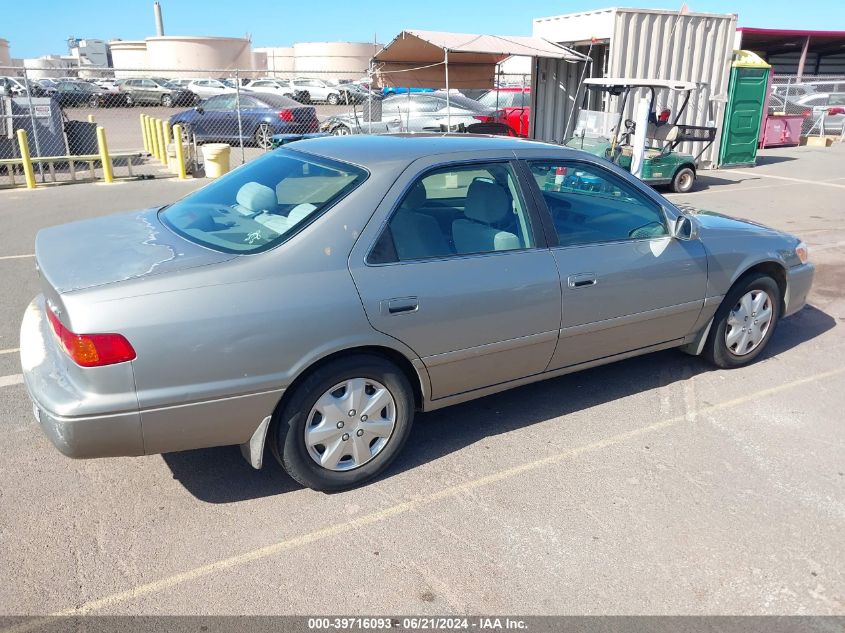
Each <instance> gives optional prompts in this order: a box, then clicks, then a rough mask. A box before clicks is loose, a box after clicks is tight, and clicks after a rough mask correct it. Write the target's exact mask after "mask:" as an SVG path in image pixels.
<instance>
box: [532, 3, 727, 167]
mask: <svg viewBox="0 0 845 633" xmlns="http://www.w3.org/2000/svg"><path fill="white" fill-rule="evenodd" d="M735 32H736V15H733V14H710V13H689V12H688V13H681V12H674V11H660V10H646V9H618V8H615V9H602V10H598V11H587V12H583V13H572V14H567V15H559V16H553V17H546V18H536V19H535V20H534V27H533V35H535V36H537V37H542V38H544V39H546V40H549V41H551V42H555V43H558V44H563V45H566V46H569V47H570V48H574V49H575V50H577V51H578V52H581V53H587V54H589V55H590V57H591V58H592V59H593V63H592V64H587V65H585V64H582V63H577V64H573V63H567V62H565V61H558V60H552V59H540V60H538V61H537V64H536V66H535V68H534V73H533V86H534V87H535V89H534V91H533V98H534V109H533V111H532V117H531V123H532V130H531V133H532V136H533V137H534V138H537V139H540V140H545V141H552V142H565V141H566V140H567V139H568V138H570V137H571V135H572V131H573V129H574V127H575V121H576V118H577V110H578V107H579V106H580V105H581V103H582V99H583V89H581V90H580V91H579V87H580V86H581V80H582V79H583V77H623V78H631V79H633V78H636V79H674V80H680V81H693V82H696V83H699V84H701V88H700V89H699V90H697V91H696V92H695V93H693V95H692V98H691V99H690V102H689V105H688V106H687V109H686V112H685V113H684V116H683V117H682V119H681V121H680V122H681V123H684V124H687V125H697V126H708V125H709V126H712V125H715V126H717V127H719V128H721V126H722V123H723V121H724V114H725V101H726V98H727V91H728V81H729V78H730V65H731V59H732V53H733V44H734V34H735ZM667 97H668V98H667ZM681 97H682V95H680V94H679V93H676V94H669V95H667V94H666V92H665V91H661V92H660V93H659V94H658V100H657V104H656V106H657V108H658V109H663V108H668V109H670V110H671V111H672V112H675V111H677V109H678V108H679V107H680V105H681V104H680V99H681ZM588 99H589V100H588V102H587V106H586V107H587V108H588V109H602V110H604V111H606V112H615V111H616V108H617V103H616V98H615V97H613V98H609V99H608V98H602V99H600V100H599V99H597V96H596V95H588ZM631 101H634V100H633V99H632V100H631ZM631 107H633V103H631V104H630V105H629V108H631ZM624 118H634V117H633V115H632V112H631V110H630V109H629V110H628V111H627V112H626V113H625V116H624V117H623V119H624ZM719 143H720V139H719V137H718V136H717V139H716V141H715V142H714V144H713V146H711V147H710V148H709V149H708V150H707V151H706V152H705V153H704V154H703V155H702V156H701V159H700V167H702V168H709V167H716V166H717V165H716V163H717V161H718V156H719ZM701 149H702V145H701V144H699V143H684V144H682V145H681V146H680V147H679V150H680V151H683V152H688V153H691V154H693V155H697V154H698V153H699V152H700V151H701Z"/></svg>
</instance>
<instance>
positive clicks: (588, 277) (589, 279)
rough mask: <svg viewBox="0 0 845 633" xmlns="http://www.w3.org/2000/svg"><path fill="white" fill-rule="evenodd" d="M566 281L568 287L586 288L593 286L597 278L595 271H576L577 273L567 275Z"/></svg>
mask: <svg viewBox="0 0 845 633" xmlns="http://www.w3.org/2000/svg"><path fill="white" fill-rule="evenodd" d="M566 281H567V283H568V284H569V287H570V288H587V287H589V286H595V285H596V284H597V283H598V281H599V280H598V277H596V274H595V273H578V274H577V275H569V277H567V278H566Z"/></svg>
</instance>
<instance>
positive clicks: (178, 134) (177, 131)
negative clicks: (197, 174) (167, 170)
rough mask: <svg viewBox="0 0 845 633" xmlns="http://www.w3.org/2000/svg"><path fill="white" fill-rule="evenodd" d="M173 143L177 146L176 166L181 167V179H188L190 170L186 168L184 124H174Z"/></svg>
mask: <svg viewBox="0 0 845 633" xmlns="http://www.w3.org/2000/svg"><path fill="white" fill-rule="evenodd" d="M173 144H174V145H175V146H176V167H177V168H178V169H179V180H187V179H188V172H187V171H186V170H185V148H184V147H183V146H182V126H181V125H179V124H178V123H177V124H176V125H174V126H173Z"/></svg>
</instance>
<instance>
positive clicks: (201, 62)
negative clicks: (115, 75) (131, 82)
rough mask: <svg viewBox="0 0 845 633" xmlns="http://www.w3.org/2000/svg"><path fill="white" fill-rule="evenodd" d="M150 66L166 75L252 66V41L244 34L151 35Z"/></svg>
mask: <svg viewBox="0 0 845 633" xmlns="http://www.w3.org/2000/svg"><path fill="white" fill-rule="evenodd" d="M146 42H147V68H149V69H150V72H153V73H155V74H157V75H161V76H164V77H177V76H182V77H185V76H191V75H194V76H199V77H206V76H207V77H216V76H218V75H220V71H229V70H236V69H238V70H244V71H251V70H252V44H251V42H250V41H249V40H248V39H245V38H241V37H205V36H192V35H187V36H181V35H167V36H164V37H148V38H147V40H146Z"/></svg>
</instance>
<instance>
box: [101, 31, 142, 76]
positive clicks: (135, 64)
mask: <svg viewBox="0 0 845 633" xmlns="http://www.w3.org/2000/svg"><path fill="white" fill-rule="evenodd" d="M109 49H110V50H111V59H112V66H113V67H114V76H115V78H117V79H121V78H124V77H141V76H145V75H146V74H147V43H146V42H145V41H144V40H112V41H111V42H109Z"/></svg>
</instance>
